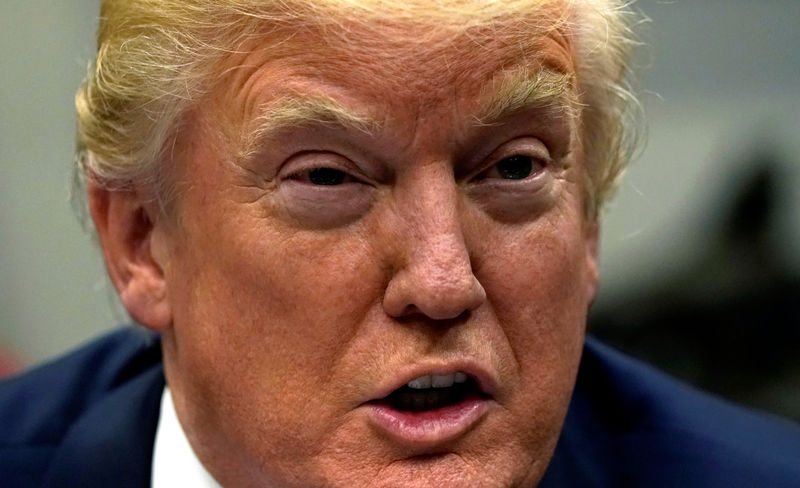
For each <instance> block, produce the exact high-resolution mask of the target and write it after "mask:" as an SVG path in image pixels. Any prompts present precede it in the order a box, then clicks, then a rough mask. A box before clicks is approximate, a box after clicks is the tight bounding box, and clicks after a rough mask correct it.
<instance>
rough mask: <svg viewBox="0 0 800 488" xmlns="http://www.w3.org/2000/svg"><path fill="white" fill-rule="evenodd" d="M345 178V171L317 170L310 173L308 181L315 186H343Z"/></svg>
mask: <svg viewBox="0 0 800 488" xmlns="http://www.w3.org/2000/svg"><path fill="white" fill-rule="evenodd" d="M344 177H345V174H344V172H343V171H339V170H338V169H333V168H315V169H312V170H311V171H309V172H308V180H309V181H310V182H311V183H313V184H314V185H341V184H342V183H343V182H344Z"/></svg>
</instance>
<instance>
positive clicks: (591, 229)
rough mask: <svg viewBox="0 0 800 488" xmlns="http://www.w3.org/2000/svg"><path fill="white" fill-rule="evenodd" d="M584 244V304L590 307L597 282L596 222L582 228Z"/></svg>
mask: <svg viewBox="0 0 800 488" xmlns="http://www.w3.org/2000/svg"><path fill="white" fill-rule="evenodd" d="M584 239H585V242H586V273H587V281H586V285H587V288H586V304H587V305H590V304H591V303H592V302H593V301H594V298H595V296H596V295H597V286H598V281H599V276H600V272H599V267H598V261H597V260H598V252H599V249H600V224H599V223H598V222H597V220H590V221H587V222H586V224H585V227H584Z"/></svg>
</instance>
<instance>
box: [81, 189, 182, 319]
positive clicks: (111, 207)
mask: <svg viewBox="0 0 800 488" xmlns="http://www.w3.org/2000/svg"><path fill="white" fill-rule="evenodd" d="M87 190H88V198H89V211H90V213H91V215H92V220H93V221H94V224H95V228H96V229H97V234H98V237H99V239H100V246H101V248H102V249H103V256H104V258H105V262H106V268H107V269H108V274H109V276H110V277H111V281H112V283H113V284H114V287H115V288H116V290H117V293H118V294H119V297H120V299H121V300H122V303H123V305H124V306H125V308H126V309H127V310H128V313H130V315H131V316H132V317H133V319H134V320H136V321H137V322H139V323H141V324H142V325H144V326H146V327H148V328H150V329H153V330H157V331H163V330H165V329H166V328H168V327H169V326H170V325H171V323H172V310H171V307H170V303H169V297H168V295H167V286H166V279H165V274H164V272H165V269H164V268H165V266H166V263H165V262H164V260H165V258H164V256H163V255H156V254H155V253H154V252H153V251H154V246H153V241H154V239H155V238H156V234H157V232H158V231H159V229H157V227H156V225H157V223H156V221H155V219H153V218H152V217H151V216H150V215H149V214H148V212H147V209H146V207H145V205H144V202H143V199H142V198H141V197H140V195H139V194H137V193H136V192H135V191H133V190H109V189H106V188H103V187H101V186H99V185H96V184H93V183H89V184H88V188H87ZM159 254H160V253H159Z"/></svg>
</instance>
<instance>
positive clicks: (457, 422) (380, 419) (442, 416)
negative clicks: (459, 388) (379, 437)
mask: <svg viewBox="0 0 800 488" xmlns="http://www.w3.org/2000/svg"><path fill="white" fill-rule="evenodd" d="M367 407H368V408H369V413H368V415H369V419H370V421H371V422H372V424H373V425H374V426H375V427H377V428H378V430H380V431H382V432H383V433H385V434H386V435H388V436H389V437H390V438H392V439H394V440H395V441H397V442H399V443H401V444H404V445H408V446H411V447H428V446H434V445H437V444H441V443H444V442H448V441H452V440H455V439H457V438H459V437H461V436H462V435H464V434H466V433H467V432H469V431H470V430H471V429H472V428H473V427H474V426H475V425H476V424H477V423H478V422H479V421H480V420H481V418H482V417H483V416H484V415H485V414H486V412H487V411H488V410H489V401H488V400H487V399H485V398H479V397H469V398H466V399H464V400H463V401H461V402H458V403H456V404H454V405H449V406H447V407H442V408H437V409H435V410H426V411H421V412H407V411H402V410H397V409H395V408H392V407H391V406H390V405H389V404H387V403H383V402H378V403H370V404H368V405H367Z"/></svg>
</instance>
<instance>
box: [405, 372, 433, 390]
mask: <svg viewBox="0 0 800 488" xmlns="http://www.w3.org/2000/svg"><path fill="white" fill-rule="evenodd" d="M408 387H409V388H413V389H414V390H422V389H423V388H430V387H431V375H425V376H420V377H419V378H414V379H413V380H411V381H409V382H408Z"/></svg>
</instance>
